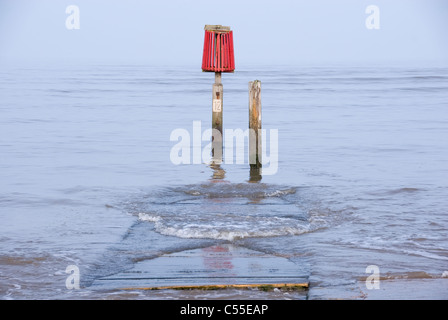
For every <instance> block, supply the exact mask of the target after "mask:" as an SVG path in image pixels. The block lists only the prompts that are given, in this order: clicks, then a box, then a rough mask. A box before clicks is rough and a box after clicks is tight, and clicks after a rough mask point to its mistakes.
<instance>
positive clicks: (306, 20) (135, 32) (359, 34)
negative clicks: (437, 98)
mask: <svg viewBox="0 0 448 320" xmlns="http://www.w3.org/2000/svg"><path fill="white" fill-rule="evenodd" d="M69 5H77V6H78V7H79V9H80V29H79V30H68V29H67V28H66V19H67V17H68V16H69V15H68V14H67V13H66V8H67V6H69ZM369 5H376V6H377V7H378V8H379V9H380V29H379V30H369V29H367V28H366V25H365V21H366V19H367V17H368V16H369V15H368V14H366V12H365V11H366V8H367V6H369ZM206 24H222V25H227V26H231V28H232V30H233V31H234V41H235V43H234V46H235V58H236V64H237V67H238V64H240V65H241V64H249V63H255V64H298V65H301V64H324V63H352V64H356V63H377V62H389V63H396V62H413V63H420V62H425V63H426V62H429V63H431V62H433V63H444V64H448V41H447V40H448V36H447V34H448V1H447V0H369V1H365V0H340V1H337V0H275V1H264V0H257V1H253V0H226V1H211V0H207V1H205V0H190V1H181V0H164V1H148V0H121V1H117V0H68V1H66V0H33V1H31V0H0V62H3V63H8V62H9V61H12V60H16V61H30V62H33V61H40V60H55V61H56V60H62V61H73V62H77V61H92V62H106V63H144V64H159V65H170V64H186V65H196V64H199V65H200V64H201V60H202V49H203V39H204V30H203V28H204V25H206Z"/></svg>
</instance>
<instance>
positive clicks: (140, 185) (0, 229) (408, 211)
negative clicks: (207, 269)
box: [0, 64, 448, 299]
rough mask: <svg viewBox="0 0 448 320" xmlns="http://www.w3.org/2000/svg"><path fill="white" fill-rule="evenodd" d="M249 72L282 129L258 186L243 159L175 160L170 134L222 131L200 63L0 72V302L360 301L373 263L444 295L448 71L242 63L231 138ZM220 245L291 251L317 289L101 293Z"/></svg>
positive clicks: (231, 87)
mask: <svg viewBox="0 0 448 320" xmlns="http://www.w3.org/2000/svg"><path fill="white" fill-rule="evenodd" d="M253 80H260V81H261V82H262V123H263V128H264V129H267V130H268V131H267V132H269V130H270V129H274V130H278V141H273V143H277V145H276V146H277V147H278V170H277V172H276V173H275V174H272V175H264V176H262V179H261V180H260V181H258V182H253V181H251V179H250V173H249V165H248V164H247V163H245V164H236V163H222V164H221V165H220V166H213V165H210V164H209V163H201V164H180V165H175V164H173V162H172V159H170V152H171V150H172V148H173V146H174V145H175V144H176V142H173V141H171V140H170V135H171V133H172V132H173V130H176V129H179V128H180V129H185V130H187V131H188V132H191V134H193V132H192V130H193V129H192V126H193V123H194V122H195V121H196V122H198V121H200V123H201V125H202V129H203V130H206V129H207V128H209V127H210V126H211V103H212V102H211V98H212V97H211V92H212V91H211V89H212V84H213V81H214V76H213V74H212V73H203V72H201V70H200V68H197V66H193V67H190V66H181V67H172V66H170V67H164V66H150V65H131V64H130V65H97V64H82V65H69V64H67V65H32V66H30V65H28V66H26V65H13V66H3V67H2V70H1V71H0V220H1V223H0V243H1V247H0V298H1V299H78V298H82V299H127V298H131V299H140V298H142V299H183V298H197V299H201V298H213V299H214V298H216V299H225V298H232V299H233V298H235V299H252V298H257V299H264V298H267V299H277V298H278V299H303V298H307V299H338V298H342V299H363V298H365V297H368V296H369V294H370V293H371V292H373V290H369V289H368V288H367V286H366V284H365V279H366V278H367V277H368V276H369V275H370V273H369V272H366V270H369V269H368V267H369V266H372V265H374V266H377V268H378V270H379V272H380V275H379V279H380V280H381V281H382V284H384V283H387V281H388V280H389V279H398V280H403V281H404V280H416V281H420V280H422V281H423V280H431V281H435V284H434V286H430V287H424V286H420V291H419V294H420V295H421V297H423V298H440V299H446V298H448V293H447V292H448V291H447V290H440V289H439V290H435V291H434V288H435V287H437V288H440V286H441V285H442V286H444V288H446V279H444V278H445V277H446V274H447V270H448V241H447V235H448V212H447V207H448V165H447V164H448V144H447V141H448V68H444V67H439V66H430V65H428V66H421V65H407V66H390V65H381V66H242V67H240V68H238V69H237V71H236V72H235V73H233V74H224V75H223V86H224V103H223V124H224V128H229V129H242V130H246V129H247V126H248V82H249V81H253ZM267 141H268V142H269V143H271V142H270V140H269V139H268V140H267ZM203 143H204V145H205V144H207V142H203ZM266 147H267V148H268V149H269V146H266ZM268 151H269V150H268ZM239 152H247V150H246V149H245V148H240V150H239ZM268 154H269V153H268ZM221 244H232V245H236V246H242V247H246V248H249V249H252V250H257V251H260V252H264V253H266V254H272V255H278V256H281V257H285V258H287V259H289V260H290V261H292V262H294V263H296V264H297V267H298V270H302V271H303V272H305V273H306V274H308V275H309V281H310V288H309V290H308V291H307V292H306V293H305V294H295V293H293V292H278V291H274V292H267V293H266V292H260V291H257V290H218V291H213V292H202V291H195V290H193V291H187V292H183V291H172V290H165V291H156V292H155V291H149V292H144V291H138V290H137V291H131V292H123V291H120V290H108V291H106V292H101V291H98V290H93V289H91V287H90V286H91V284H92V283H93V282H94V281H95V279H98V278H101V277H104V276H107V275H111V274H114V273H118V272H121V271H123V270H127V269H130V268H132V267H133V265H135V263H137V262H139V261H144V260H146V259H153V258H157V257H159V256H162V255H164V254H167V253H172V252H178V251H182V250H187V249H195V248H205V247H208V246H217V245H218V246H219V245H221ZM68 266H76V267H77V268H79V272H80V273H79V276H80V288H79V289H78V290H76V289H74V290H70V289H69V288H68V287H67V283H66V280H67V277H69V276H70V274H69V273H67V272H66V270H67V267H68ZM425 288H426V289H425ZM409 291H412V290H404V292H401V291H399V292H401V295H399V296H396V297H398V298H407V297H409V296H407V294H410V292H409ZM379 297H380V298H381V296H379ZM383 297H388V296H383ZM411 297H412V296H411ZM389 298H390V297H389Z"/></svg>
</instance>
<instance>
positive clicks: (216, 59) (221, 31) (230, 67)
mask: <svg viewBox="0 0 448 320" xmlns="http://www.w3.org/2000/svg"><path fill="white" fill-rule="evenodd" d="M204 29H205V37H204V53H203V56H202V71H204V72H215V83H214V84H213V96H212V129H213V136H212V157H213V161H214V162H221V161H222V154H223V143H222V141H223V86H222V72H234V70H235V57H234V52H233V32H232V31H231V30H230V27H225V26H221V25H206V26H205V28H204Z"/></svg>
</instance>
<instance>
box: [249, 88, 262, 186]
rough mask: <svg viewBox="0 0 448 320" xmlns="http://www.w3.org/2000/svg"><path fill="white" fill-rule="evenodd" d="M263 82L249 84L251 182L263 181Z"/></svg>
mask: <svg viewBox="0 0 448 320" xmlns="http://www.w3.org/2000/svg"><path fill="white" fill-rule="evenodd" d="M261 141H262V140H261V82H260V81H259V80H255V81H251V82H249V164H250V181H259V180H261V167H262V165H261V163H262V159H261V155H262V142H261Z"/></svg>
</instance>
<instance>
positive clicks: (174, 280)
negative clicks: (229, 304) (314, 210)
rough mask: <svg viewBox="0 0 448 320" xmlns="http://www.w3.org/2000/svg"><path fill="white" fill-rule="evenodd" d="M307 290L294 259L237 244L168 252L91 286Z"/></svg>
mask: <svg viewBox="0 0 448 320" xmlns="http://www.w3.org/2000/svg"><path fill="white" fill-rule="evenodd" d="M253 287H256V288H261V289H265V290H269V289H273V288H280V289H288V290H293V289H306V288H308V275H306V274H303V272H301V271H300V269H299V267H298V266H297V265H296V264H295V263H293V262H292V261H290V260H288V259H286V258H284V257H278V256H273V255H268V254H265V253H262V252H259V251H254V250H250V249H247V248H243V247H239V246H234V245H230V244H228V245H217V246H212V247H207V248H200V249H193V250H187V251H181V252H175V253H170V254H165V255H162V256H160V257H157V258H154V259H149V260H145V261H141V262H138V263H136V264H135V266H134V268H132V269H131V270H127V271H124V272H121V273H117V274H115V275H111V276H108V277H104V278H100V279H97V280H95V281H94V282H93V284H92V286H91V289H100V290H101V289H104V290H111V289H112V290H113V289H121V290H136V289H140V290H157V289H159V290H160V289H203V290H211V289H225V288H253Z"/></svg>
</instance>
